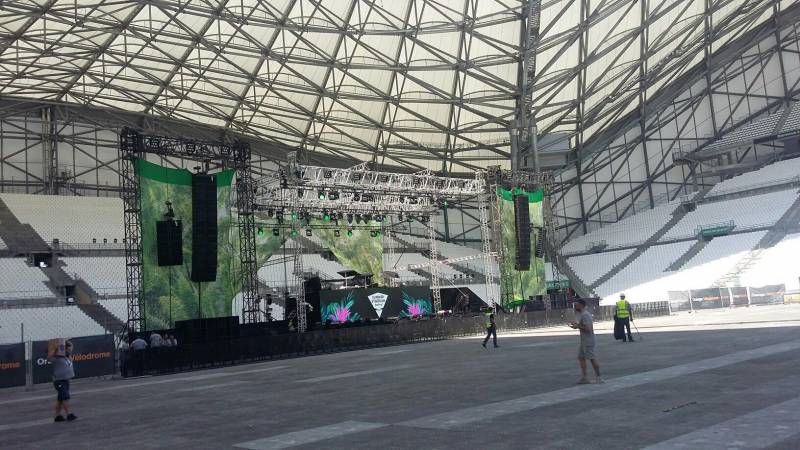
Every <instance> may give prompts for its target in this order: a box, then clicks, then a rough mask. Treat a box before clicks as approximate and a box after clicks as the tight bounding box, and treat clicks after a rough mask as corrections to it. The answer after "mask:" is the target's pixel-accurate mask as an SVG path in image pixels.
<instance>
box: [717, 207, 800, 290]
mask: <svg viewBox="0 0 800 450" xmlns="http://www.w3.org/2000/svg"><path fill="white" fill-rule="evenodd" d="M798 224H800V197H798V198H797V199H796V200H795V201H794V203H792V206H790V207H789V209H787V210H786V212H785V213H784V214H783V216H781V218H780V219H778V221H777V222H775V225H773V227H772V228H770V230H769V231H768V232H767V234H765V235H764V237H762V238H761V240H760V241H759V242H758V244H756V246H755V247H754V248H753V249H751V250H750V251H749V252H747V254H746V255H744V256H743V257H742V259H740V260H739V261H737V262H736V265H734V266H733V268H732V269H731V270H730V271H728V273H726V274H725V275H723V276H722V277H720V279H718V280H716V281H715V282H714V286H721V287H732V286H739V285H740V284H741V283H740V276H741V274H743V273H745V272H747V270H749V269H750V268H751V267H753V266H754V265H755V264H756V263H758V261H759V260H760V259H761V254H762V253H763V252H765V251H766V250H767V249H769V248H771V247H774V246H775V245H776V244H778V243H779V242H780V241H781V240H783V238H784V237H786V235H787V234H788V233H789V232H792V231H794V230H796V229H797V227H798Z"/></svg>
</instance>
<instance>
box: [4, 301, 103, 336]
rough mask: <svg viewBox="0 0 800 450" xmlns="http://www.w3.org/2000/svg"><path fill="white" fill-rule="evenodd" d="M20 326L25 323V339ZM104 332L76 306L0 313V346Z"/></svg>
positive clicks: (24, 309)
mask: <svg viewBox="0 0 800 450" xmlns="http://www.w3.org/2000/svg"><path fill="white" fill-rule="evenodd" d="M20 324H24V336H21V333H20V328H21V327H20ZM104 332H105V331H104V330H103V327H101V326H100V325H99V324H97V323H96V322H95V321H94V320H92V319H91V318H90V317H89V316H87V315H86V314H84V313H83V311H81V310H80V309H78V307H77V306H56V307H47V308H18V309H4V310H2V312H1V313H0V344H2V343H11V342H20V341H21V340H22V339H24V340H25V341H27V340H43V339H53V338H57V337H66V338H70V337H77V336H93V335H97V334H103V333H104Z"/></svg>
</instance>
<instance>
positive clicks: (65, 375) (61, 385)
mask: <svg viewBox="0 0 800 450" xmlns="http://www.w3.org/2000/svg"><path fill="white" fill-rule="evenodd" d="M65 349H66V352H65V354H64V356H53V357H52V358H51V359H50V361H51V363H52V364H53V386H55V388H56V393H57V397H56V418H55V421H56V422H63V421H64V420H65V419H64V416H62V415H61V410H62V409H63V410H64V412H65V413H67V418H66V420H68V421H70V422H72V421H73V420H75V419H77V418H78V417H77V416H75V414H72V412H70V410H69V398H70V395H69V380H71V379H73V378H74V377H75V369H74V368H73V366H72V342H70V341H67V342H66V345H65Z"/></svg>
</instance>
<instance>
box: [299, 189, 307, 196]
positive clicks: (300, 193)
mask: <svg viewBox="0 0 800 450" xmlns="http://www.w3.org/2000/svg"><path fill="white" fill-rule="evenodd" d="M305 193H306V191H304V190H302V189H298V190H297V198H303V194H305Z"/></svg>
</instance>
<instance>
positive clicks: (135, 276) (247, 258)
mask: <svg viewBox="0 0 800 450" xmlns="http://www.w3.org/2000/svg"><path fill="white" fill-rule="evenodd" d="M119 149H120V154H121V157H122V161H123V162H122V171H121V173H120V176H121V180H120V185H121V186H122V187H123V189H122V199H123V203H124V223H125V267H126V274H127V293H128V295H127V297H128V330H129V331H142V330H146V329H147V328H146V327H147V321H146V316H145V311H144V310H143V308H142V298H143V295H144V291H143V286H142V264H143V258H142V233H141V230H142V219H141V201H140V188H139V181H138V177H137V175H136V171H135V167H134V163H135V161H136V160H137V159H142V158H143V157H144V155H146V154H155V155H159V156H163V157H180V158H187V159H190V160H194V161H198V162H212V161H213V162H215V163H218V164H220V165H222V166H229V167H233V168H234V169H235V171H236V208H237V216H238V222H239V258H240V271H241V274H240V275H241V293H242V297H243V305H244V306H243V310H242V315H243V317H242V319H243V321H244V322H245V323H254V322H258V321H259V317H260V313H259V297H258V279H257V271H258V267H257V263H256V246H255V220H254V217H253V196H254V185H253V182H252V175H251V165H250V164H251V161H250V159H251V158H250V148H249V147H248V146H247V145H246V144H243V143H236V144H233V145H226V144H219V143H214V142H204V141H195V140H189V139H174V138H168V137H163V136H148V135H142V134H141V133H139V132H137V131H135V130H133V129H130V128H125V129H123V130H122V132H121V133H120V142H119Z"/></svg>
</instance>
